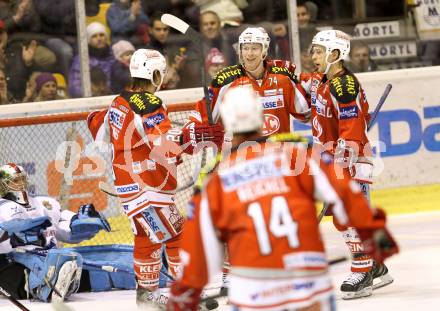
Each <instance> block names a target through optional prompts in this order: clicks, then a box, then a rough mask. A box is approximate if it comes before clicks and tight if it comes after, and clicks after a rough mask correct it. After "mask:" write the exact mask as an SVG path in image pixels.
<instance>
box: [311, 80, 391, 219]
mask: <svg viewBox="0 0 440 311" xmlns="http://www.w3.org/2000/svg"><path fill="white" fill-rule="evenodd" d="M392 87H393V86H392V84H391V83H388V84H387V86H386V87H385V90H384V91H383V94H382V96H381V97H380V99H379V102H378V103H377V106H376V108H375V109H374V111H373V112H372V113H370V122H369V123H368V126H367V132H368V131H370V129H371V127H372V126H373V125H374V124H375V123H376V119H377V116H378V115H379V111H380V109H381V108H382V106H383V104H384V103H385V100H386V99H387V97H388V95H389V94H390V92H391V89H392ZM328 208H329V204H327V203H324V206H323V208H322V210H321V212H320V213H319V215H318V223H319V222H321V220H322V218H323V217H324V215H325V213H326V212H327V210H328Z"/></svg>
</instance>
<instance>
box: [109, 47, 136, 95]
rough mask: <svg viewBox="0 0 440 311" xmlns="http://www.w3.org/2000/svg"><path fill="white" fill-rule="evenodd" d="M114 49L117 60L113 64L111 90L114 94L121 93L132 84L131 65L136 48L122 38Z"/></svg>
mask: <svg viewBox="0 0 440 311" xmlns="http://www.w3.org/2000/svg"><path fill="white" fill-rule="evenodd" d="M112 50H113V55H114V56H115V59H116V61H115V62H114V63H113V66H112V75H111V76H112V81H111V90H112V93H113V94H119V93H121V92H122V91H123V90H124V89H125V88H126V87H127V86H129V85H130V81H131V76H130V70H129V65H130V60H131V56H132V55H133V53H134V51H135V48H134V46H133V44H131V43H130V42H128V41H125V40H121V41H118V42H117V43H115V44H113V46H112Z"/></svg>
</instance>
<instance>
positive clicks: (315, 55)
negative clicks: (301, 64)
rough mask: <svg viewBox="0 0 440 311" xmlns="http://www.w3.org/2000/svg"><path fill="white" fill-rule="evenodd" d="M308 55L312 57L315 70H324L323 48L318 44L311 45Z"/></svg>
mask: <svg viewBox="0 0 440 311" xmlns="http://www.w3.org/2000/svg"><path fill="white" fill-rule="evenodd" d="M310 55H311V57H312V61H313V65H314V66H315V71H317V72H321V73H323V72H325V69H326V67H327V60H326V53H325V48H324V47H323V46H320V45H313V46H312V49H311V50H310Z"/></svg>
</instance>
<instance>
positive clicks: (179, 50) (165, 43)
mask: <svg viewBox="0 0 440 311" xmlns="http://www.w3.org/2000/svg"><path fill="white" fill-rule="evenodd" d="M162 14H163V13H162V12H156V13H155V14H153V15H152V16H151V26H150V29H149V32H150V43H149V44H148V45H147V46H146V48H147V49H152V50H156V51H159V52H160V53H161V54H162V55H164V56H165V58H166V60H167V68H168V69H167V73H166V74H165V77H164V81H163V84H162V87H161V89H163V90H170V89H174V88H176V86H177V84H178V83H179V82H180V70H181V69H182V68H183V65H184V62H185V51H186V48H185V47H184V46H183V45H184V44H183V42H182V44H179V43H177V42H175V43H174V44H173V43H170V41H169V35H170V29H169V27H168V26H167V25H165V24H164V23H162V22H161V20H160V18H161V16H162ZM179 45H181V46H179Z"/></svg>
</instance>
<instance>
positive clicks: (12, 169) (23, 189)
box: [0, 163, 29, 205]
mask: <svg viewBox="0 0 440 311" xmlns="http://www.w3.org/2000/svg"><path fill="white" fill-rule="evenodd" d="M27 190H28V176H27V174H26V172H25V170H24V169H23V167H21V166H20V165H17V164H15V163H8V164H5V165H2V166H0V197H2V198H7V199H9V200H12V201H15V202H17V203H19V204H22V205H28V204H29V197H28V193H27Z"/></svg>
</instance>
